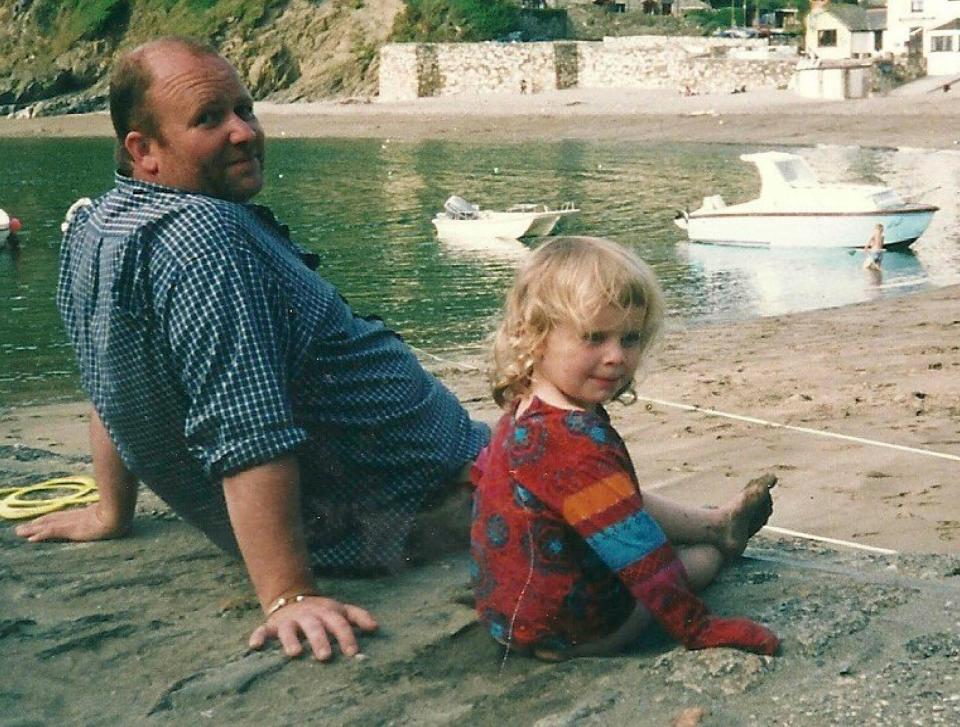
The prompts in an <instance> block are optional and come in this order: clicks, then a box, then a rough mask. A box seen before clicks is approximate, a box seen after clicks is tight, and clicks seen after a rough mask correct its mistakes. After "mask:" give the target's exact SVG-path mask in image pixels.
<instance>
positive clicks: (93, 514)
mask: <svg viewBox="0 0 960 727" xmlns="http://www.w3.org/2000/svg"><path fill="white" fill-rule="evenodd" d="M14 532H15V533H16V534H17V535H19V536H20V537H21V538H26V539H27V540H28V541H30V542H31V543H41V542H43V541H45V540H76V541H88V540H109V539H111V538H122V537H123V536H125V535H127V534H128V533H129V532H130V526H129V523H126V522H118V521H117V519H116V518H106V517H104V515H103V512H102V511H101V508H100V503H99V502H95V503H93V504H92V505H87V506H86V507H82V508H79V509H76V510H65V511H63V512H52V513H49V514H47V515H42V516H41V517H38V518H36V519H35V520H31V521H30V522H28V523H24V524H23V525H18V526H17V527H16V528H15V529H14Z"/></svg>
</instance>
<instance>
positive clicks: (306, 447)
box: [17, 38, 488, 659]
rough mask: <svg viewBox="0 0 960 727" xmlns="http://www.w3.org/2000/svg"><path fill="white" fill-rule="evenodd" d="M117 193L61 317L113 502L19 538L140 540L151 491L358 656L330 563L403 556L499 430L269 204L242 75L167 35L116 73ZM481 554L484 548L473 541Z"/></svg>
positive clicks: (320, 642) (97, 219)
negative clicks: (480, 419)
mask: <svg viewBox="0 0 960 727" xmlns="http://www.w3.org/2000/svg"><path fill="white" fill-rule="evenodd" d="M110 112H111V118H112V120H113V125H114V129H115V131H116V133H117V141H118V150H117V159H118V166H119V169H120V171H119V172H118V174H117V177H116V186H115V188H114V189H113V190H111V191H109V192H108V193H107V194H105V195H104V196H103V197H101V198H100V199H98V200H97V201H95V202H94V203H93V204H92V205H90V206H88V207H85V208H83V209H82V210H80V211H79V212H78V213H77V215H76V217H75V219H74V221H73V222H72V224H71V225H70V227H69V228H68V230H67V232H66V235H65V238H64V243H63V249H62V253H61V271H60V276H61V277H60V284H59V288H58V295H57V304H58V307H59V309H60V312H61V315H62V317H63V319H64V323H65V325H66V328H67V332H68V334H69V336H70V339H71V342H72V344H73V346H74V349H75V351H76V354H77V358H78V361H79V367H80V371H81V380H82V384H83V387H84V390H85V391H86V392H87V394H88V395H89V396H90V398H91V400H92V402H93V409H92V413H91V422H90V441H91V450H92V455H93V464H94V472H95V475H96V478H97V481H98V483H99V487H100V502H99V503H98V504H95V505H92V506H90V507H88V508H86V509H84V510H75V511H69V512H63V513H57V514H51V515H48V516H45V517H42V518H39V519H37V520H35V521H33V522H32V523H29V524H26V525H22V526H20V527H19V528H18V529H17V533H18V534H19V535H21V536H23V537H25V538H27V539H28V540H30V541H33V542H37V541H42V540H51V539H61V540H62V539H66V540H97V539H103V538H113V537H121V536H123V535H125V534H127V533H128V532H129V530H130V527H131V524H132V521H133V513H134V505H135V501H136V488H137V481H138V480H140V481H142V482H144V483H145V484H146V485H147V486H148V487H150V488H151V489H152V490H154V491H155V492H156V493H157V494H158V495H160V496H161V497H162V498H163V499H164V500H166V501H167V502H168V503H169V504H170V505H171V507H172V508H173V509H174V510H175V511H176V512H178V513H179V514H180V515H181V516H182V517H183V518H184V519H186V520H187V521H189V522H191V523H192V524H194V525H196V526H197V527H199V528H200V529H201V530H203V531H204V533H206V534H207V535H208V536H209V537H210V538H211V539H212V540H213V541H214V542H216V543H217V544H218V545H220V546H221V547H223V548H224V549H226V550H232V551H239V553H240V554H241V555H242V557H243V560H244V562H245V564H246V567H247V571H248V573H249V575H250V579H251V581H252V583H253V586H254V588H255V590H256V593H257V597H258V599H259V601H260V604H261V606H262V608H263V610H264V613H265V615H266V619H265V623H264V624H263V625H262V626H260V627H259V628H257V630H256V631H254V633H253V634H252V636H251V638H250V644H251V646H253V647H254V648H259V647H261V646H262V645H263V644H264V643H265V642H266V641H267V640H269V639H271V638H278V639H279V640H280V642H281V643H282V645H283V648H284V650H285V651H286V653H288V654H290V655H296V654H299V653H300V652H301V650H302V645H301V641H300V640H301V638H305V639H306V640H307V641H308V642H309V644H310V647H311V649H312V651H313V653H314V655H315V656H316V657H317V658H319V659H327V658H329V656H330V655H331V653H332V650H331V645H330V637H333V638H334V639H335V640H336V641H337V642H338V644H339V646H340V649H341V651H342V652H343V653H344V654H346V655H353V654H356V653H357V640H356V637H355V635H354V632H353V629H354V628H358V629H360V630H362V631H372V630H374V629H376V627H377V624H376V622H375V620H374V619H373V617H372V616H371V615H370V614H369V613H368V612H367V611H365V610H364V609H362V608H359V607H358V606H354V605H352V604H347V603H341V602H339V601H337V600H336V599H334V598H330V597H323V596H321V595H320V594H318V593H316V591H315V590H314V581H313V577H312V570H313V569H316V568H320V569H327V570H334V571H354V572H356V571H371V570H378V569H380V570H382V569H384V568H389V567H391V566H392V565H394V564H396V563H397V562H399V561H401V560H403V558H404V557H405V556H404V550H403V548H404V540H405V538H406V536H407V533H408V531H409V530H410V528H411V523H412V521H413V520H414V518H415V516H416V515H417V514H418V511H423V510H425V509H429V508H430V507H431V506H433V505H434V504H435V503H436V502H438V501H443V500H444V498H445V497H446V496H447V495H448V494H449V493H450V492H452V491H453V490H454V488H455V483H457V482H462V480H463V471H464V468H465V466H466V465H467V464H468V463H469V462H471V461H472V460H473V459H474V458H475V457H476V455H477V453H478V451H479V450H480V448H481V447H482V446H483V445H484V444H485V442H486V439H487V437H488V431H487V429H486V427H484V426H483V425H481V424H477V423H474V422H471V421H470V419H469V417H468V416H467V414H466V413H465V412H464V410H463V409H462V407H461V406H460V405H459V403H458V402H457V401H456V399H455V398H454V397H453V395H452V394H450V392H448V391H447V390H446V389H444V388H443V387H442V386H441V385H440V384H439V382H437V381H436V380H435V379H433V377H431V376H429V375H428V374H426V373H425V372H424V371H423V369H422V368H421V367H420V366H419V364H418V363H417V361H416V359H415V357H414V356H413V355H412V353H411V352H410V351H409V349H408V348H407V347H406V346H405V345H404V344H403V343H402V342H401V341H400V340H399V338H398V337H397V336H396V335H395V334H393V333H391V332H390V331H388V330H387V329H385V328H384V327H383V325H382V324H381V323H380V322H378V321H368V320H365V319H362V318H358V317H357V316H355V315H354V314H353V313H352V311H351V310H350V308H349V307H348V306H347V305H346V303H345V302H344V301H343V299H342V298H341V297H340V296H339V294H338V293H337V291H336V290H335V289H334V288H333V286H331V285H330V284H329V283H327V282H326V281H324V280H323V279H322V278H320V277H319V276H317V275H316V274H315V273H313V272H312V270H310V269H309V268H308V267H307V266H306V265H305V264H304V261H303V259H302V257H303V256H302V254H301V252H300V251H299V250H298V248H296V247H295V246H294V245H293V244H292V243H291V242H290V241H289V239H288V238H287V236H286V231H285V228H282V227H281V226H280V225H278V224H277V223H276V221H275V220H274V218H273V216H272V214H270V213H269V211H267V210H265V209H264V208H258V207H256V206H253V205H250V204H247V201H248V200H249V199H251V198H252V197H253V196H254V195H256V194H257V192H259V191H260V188H261V186H262V185H263V161H264V135H263V131H262V129H261V128H260V125H259V123H258V121H257V119H256V117H255V116H254V114H253V100H252V99H251V97H250V95H249V93H248V92H247V90H246V88H245V87H244V85H243V83H242V82H241V81H240V79H239V77H238V75H237V73H236V71H235V69H234V68H233V67H232V66H231V65H230V64H229V63H228V62H227V61H226V60H225V59H223V58H222V57H220V56H219V55H217V54H216V53H215V52H214V51H212V50H211V49H208V48H206V47H203V46H200V45H197V44H195V43H193V42H190V41H186V40H182V39H177V38H164V39H160V40H157V41H153V42H151V43H148V44H146V45H144V46H141V47H139V48H137V49H135V50H134V51H132V52H130V53H129V54H128V55H127V56H125V57H124V58H123V59H122V60H121V61H120V63H119V65H118V67H117V69H116V71H115V72H114V76H113V78H112V81H111V89H110ZM464 545H466V541H464Z"/></svg>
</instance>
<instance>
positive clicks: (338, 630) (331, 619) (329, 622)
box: [323, 609, 360, 656]
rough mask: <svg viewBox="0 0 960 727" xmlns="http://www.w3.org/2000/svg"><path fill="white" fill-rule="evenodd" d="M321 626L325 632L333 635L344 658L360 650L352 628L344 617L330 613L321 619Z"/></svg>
mask: <svg viewBox="0 0 960 727" xmlns="http://www.w3.org/2000/svg"><path fill="white" fill-rule="evenodd" d="M344 611H346V609H344ZM323 625H324V626H326V628H327V631H329V632H330V633H331V634H333V637H334V638H335V639H336V640H337V643H338V644H339V645H340V651H341V652H342V653H343V655H344V656H353V655H354V654H356V653H357V652H358V651H359V650H360V648H359V647H358V646H357V637H356V635H355V634H354V633H353V628H352V627H351V626H350V623H349V622H348V621H347V619H346V618H345V616H344V615H341V614H339V613H336V612H330V613H328V614H326V615H325V617H324V618H323Z"/></svg>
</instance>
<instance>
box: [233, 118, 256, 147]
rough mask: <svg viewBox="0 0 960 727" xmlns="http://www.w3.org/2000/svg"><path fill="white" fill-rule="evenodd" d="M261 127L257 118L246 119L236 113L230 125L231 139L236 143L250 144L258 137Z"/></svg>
mask: <svg viewBox="0 0 960 727" xmlns="http://www.w3.org/2000/svg"><path fill="white" fill-rule="evenodd" d="M259 129H260V125H259V123H258V122H257V121H256V119H245V118H243V117H242V116H238V115H237V114H234V115H233V119H232V120H231V125H230V141H232V142H233V143H234V144H248V143H250V142H251V141H253V140H254V139H256V138H257V133H258V132H259Z"/></svg>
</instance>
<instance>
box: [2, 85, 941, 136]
mask: <svg viewBox="0 0 960 727" xmlns="http://www.w3.org/2000/svg"><path fill="white" fill-rule="evenodd" d="M256 112H257V114H258V116H259V117H260V119H261V121H262V123H263V125H264V128H265V129H266V132H267V135H268V137H282V136H290V137H304V138H307V137H313V138H319V137H348V138H389V139H394V140H402V141H420V140H424V139H457V140H462V141H471V140H472V141H491V140H500V141H524V140H531V139H597V140H613V141H615V140H622V141H650V142H656V141H676V142H682V141H701V142H718V143H756V144H851V145H858V146H874V147H903V146H910V147H929V148H938V149H950V148H953V147H954V146H957V145H958V144H960V125H958V124H957V119H958V118H960V93H957V92H950V93H942V92H940V93H929V92H923V91H918V92H917V93H914V94H909V95H889V96H873V97H870V98H865V99H858V100H850V101H821V100H817V99H805V98H801V97H799V96H797V95H796V94H794V93H793V92H792V91H787V90H770V89H758V90H753V91H750V90H748V91H747V93H743V94H706V95H700V96H689V97H684V96H681V95H679V94H678V93H677V92H676V91H673V90H669V89H656V90H643V91H638V90H618V89H605V90H596V89H594V90H590V89H570V90H565V91H549V92H545V93H538V94H533V95H517V94H486V95H483V96H449V97H438V98H422V99H417V100H414V101H402V102H401V101H398V102H380V101H377V100H376V99H372V100H371V99H347V100H344V101H325V102H317V103H302V104H274V103H267V102H260V103H258V104H257V105H256ZM110 135H112V130H111V128H110V119H109V116H108V115H107V114H106V113H94V114H77V115H71V116H56V117H40V118H36V119H10V118H4V119H0V137H23V136H110Z"/></svg>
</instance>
